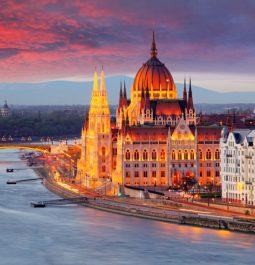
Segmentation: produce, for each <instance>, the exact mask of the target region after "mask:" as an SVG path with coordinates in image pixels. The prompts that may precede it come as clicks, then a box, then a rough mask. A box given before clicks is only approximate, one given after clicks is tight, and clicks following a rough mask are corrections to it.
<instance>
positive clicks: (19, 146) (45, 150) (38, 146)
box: [0, 143, 51, 153]
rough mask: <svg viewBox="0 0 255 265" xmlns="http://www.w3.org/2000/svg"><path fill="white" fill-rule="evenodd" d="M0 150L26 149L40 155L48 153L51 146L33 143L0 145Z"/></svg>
mask: <svg viewBox="0 0 255 265" xmlns="http://www.w3.org/2000/svg"><path fill="white" fill-rule="evenodd" d="M0 149H26V150H32V151H37V152H42V153H50V150H51V146H50V145H49V144H48V145H47V144H34V143H0Z"/></svg>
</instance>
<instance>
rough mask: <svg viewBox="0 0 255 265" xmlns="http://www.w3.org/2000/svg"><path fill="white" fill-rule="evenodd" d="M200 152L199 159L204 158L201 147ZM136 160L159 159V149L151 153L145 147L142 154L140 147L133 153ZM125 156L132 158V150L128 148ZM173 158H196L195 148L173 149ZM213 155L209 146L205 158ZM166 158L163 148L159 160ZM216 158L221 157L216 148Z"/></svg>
mask: <svg viewBox="0 0 255 265" xmlns="http://www.w3.org/2000/svg"><path fill="white" fill-rule="evenodd" d="M198 154H199V159H203V157H204V156H203V151H202V150H201V149H199V151H198ZM133 157H134V160H136V161H138V160H145V161H147V160H149V159H151V160H157V151H156V150H155V149H153V150H152V152H151V153H150V154H149V152H148V150H146V149H144V150H143V152H142V153H141V154H140V152H139V151H138V149H136V150H135V151H134V154H133ZM125 158H126V160H128V161H129V160H131V152H130V150H129V149H127V150H126V154H125ZM171 158H172V160H189V159H190V160H194V159H195V151H194V150H190V151H188V150H184V151H182V150H178V151H177V150H172V155H171ZM212 158H213V157H212V151H211V149H210V148H208V149H207V150H206V153H205V159H206V160H211V159H212ZM165 159H166V152H165V150H164V149H162V150H161V151H160V154H159V160H165ZM214 159H216V160H219V159H220V151H219V149H216V151H215V152H214Z"/></svg>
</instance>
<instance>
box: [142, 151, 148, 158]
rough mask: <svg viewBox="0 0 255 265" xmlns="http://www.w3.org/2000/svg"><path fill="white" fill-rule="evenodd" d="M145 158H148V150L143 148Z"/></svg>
mask: <svg viewBox="0 0 255 265" xmlns="http://www.w3.org/2000/svg"><path fill="white" fill-rule="evenodd" d="M143 160H148V152H147V150H143Z"/></svg>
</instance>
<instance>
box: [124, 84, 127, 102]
mask: <svg viewBox="0 0 255 265" xmlns="http://www.w3.org/2000/svg"><path fill="white" fill-rule="evenodd" d="M124 98H125V99H127V91H126V82H125V80H124Z"/></svg>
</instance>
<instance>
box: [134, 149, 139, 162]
mask: <svg viewBox="0 0 255 265" xmlns="http://www.w3.org/2000/svg"><path fill="white" fill-rule="evenodd" d="M134 159H135V160H139V152H138V150H137V149H136V150H135V152H134Z"/></svg>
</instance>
